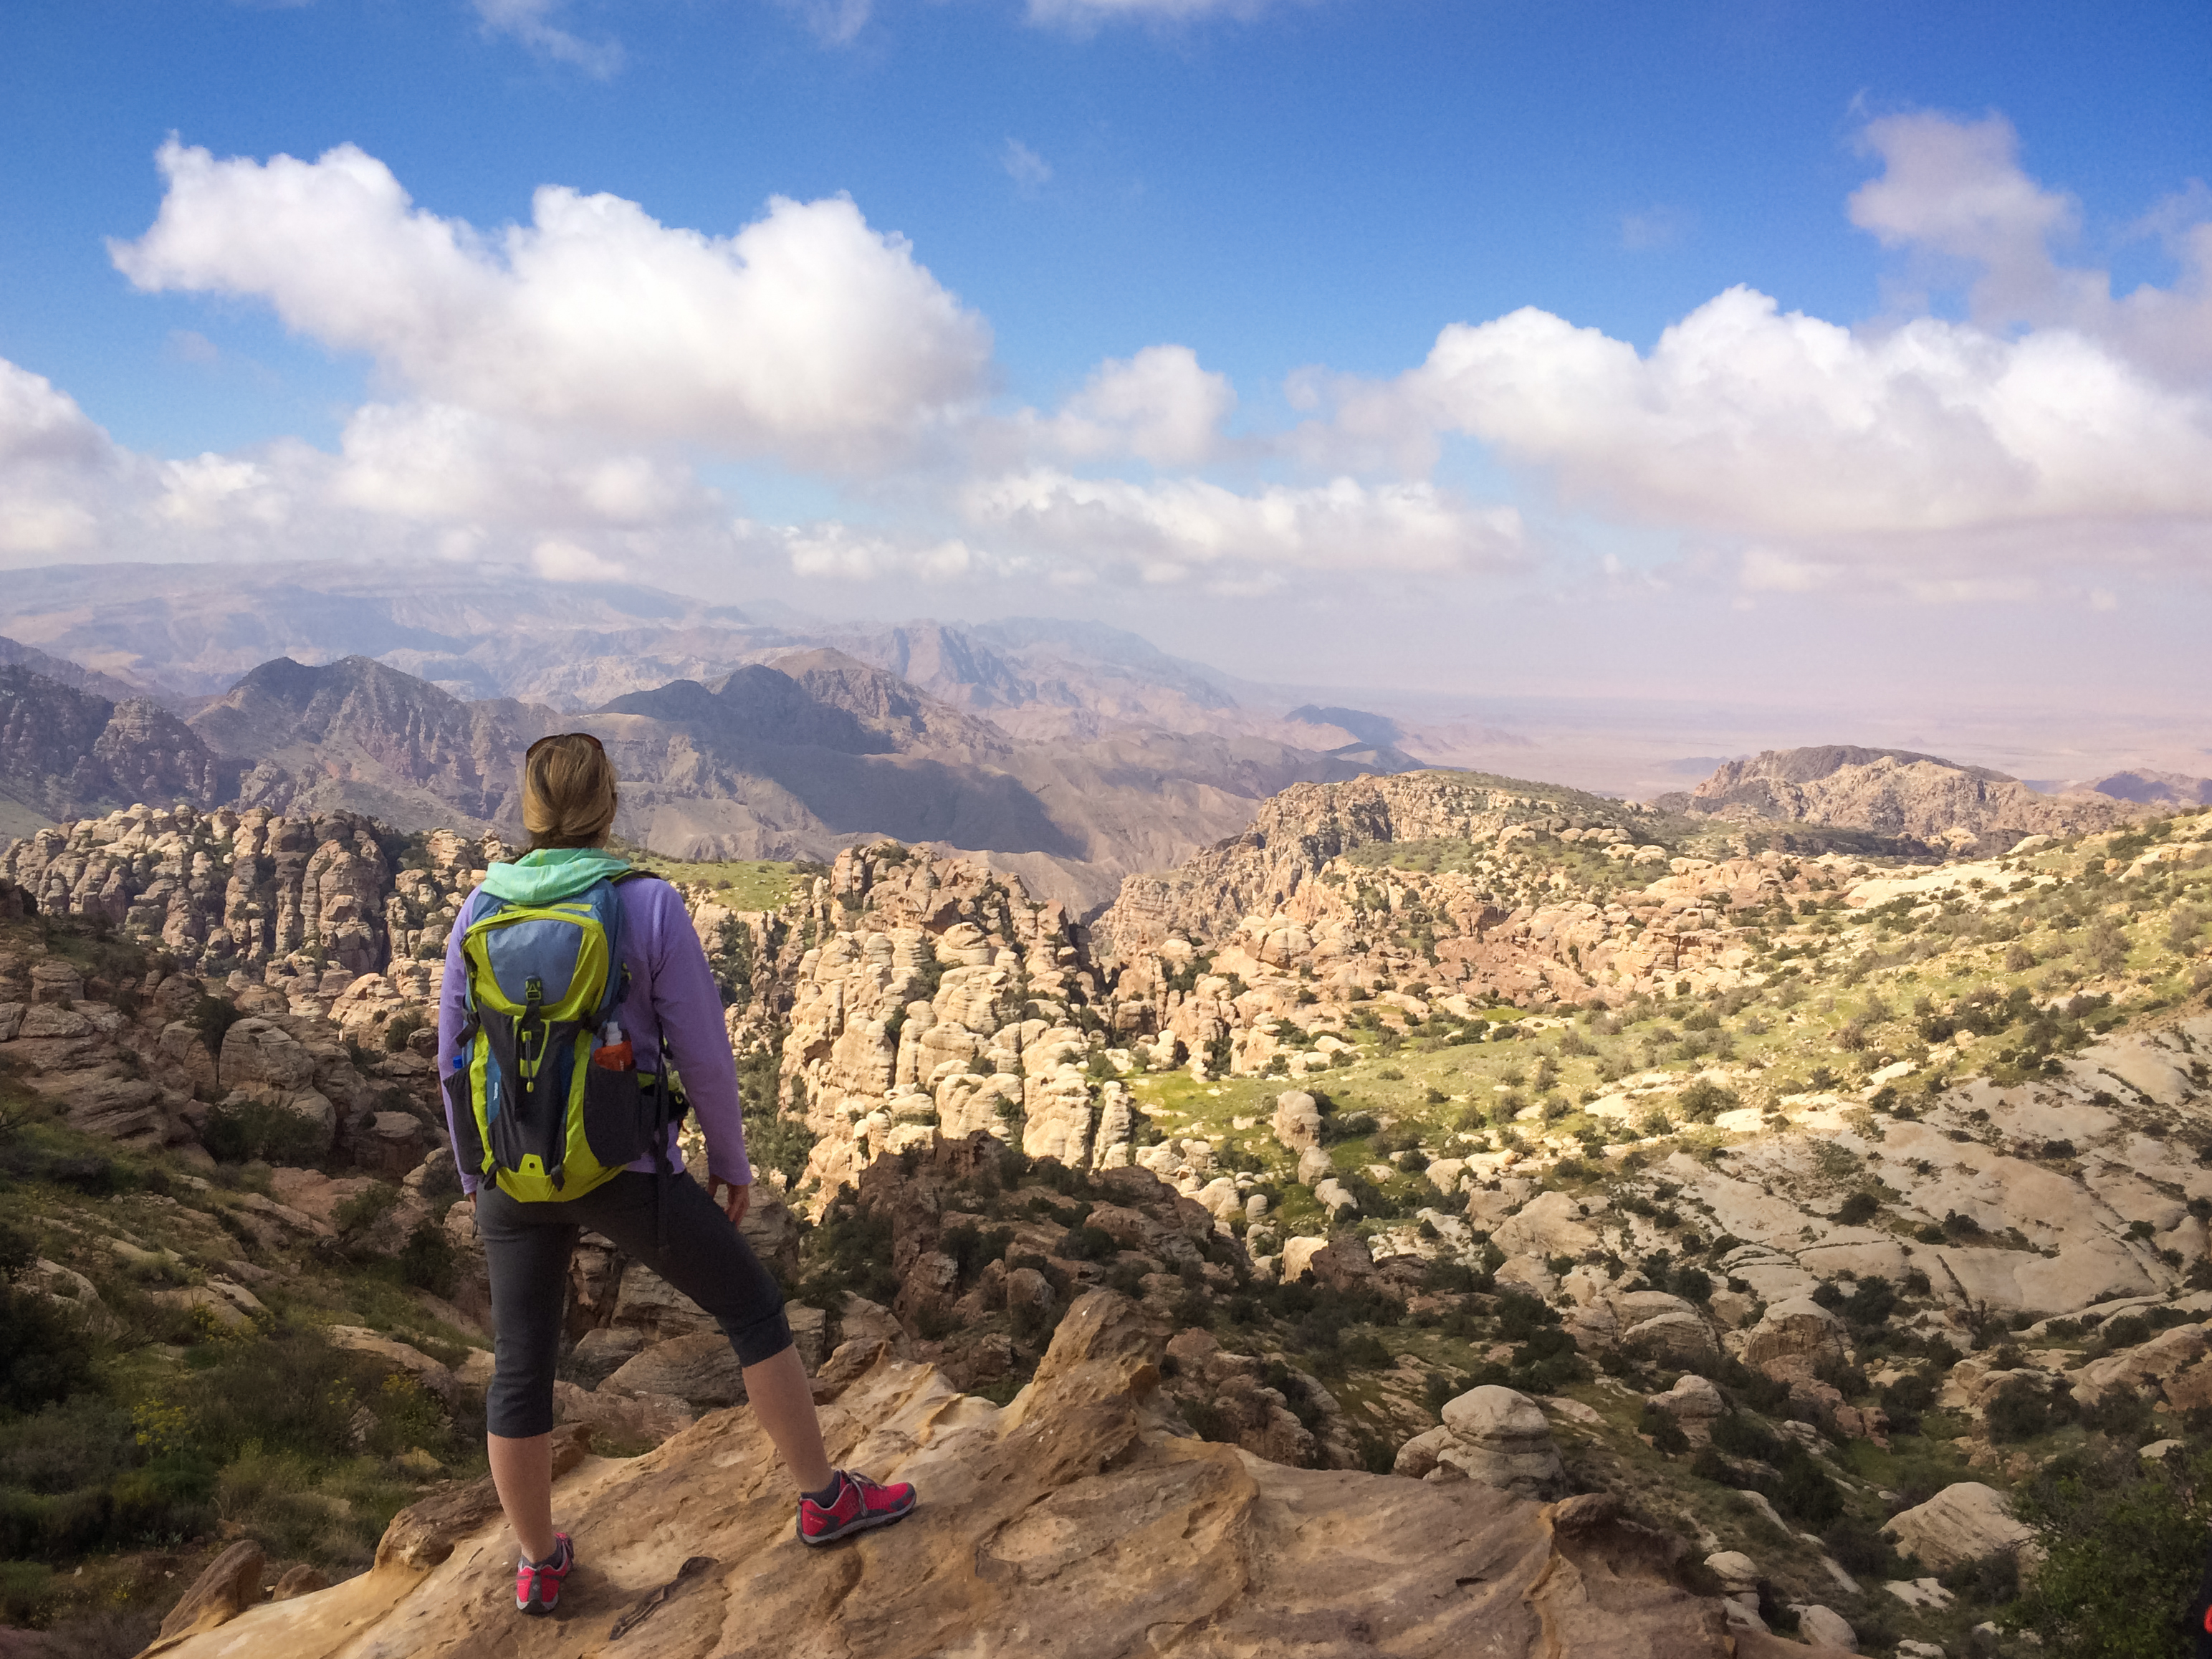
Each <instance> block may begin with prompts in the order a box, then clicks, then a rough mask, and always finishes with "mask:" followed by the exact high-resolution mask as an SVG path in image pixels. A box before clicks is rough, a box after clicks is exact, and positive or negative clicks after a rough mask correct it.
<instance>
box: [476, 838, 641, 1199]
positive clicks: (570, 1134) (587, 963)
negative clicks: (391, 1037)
mask: <svg viewBox="0 0 2212 1659" xmlns="http://www.w3.org/2000/svg"><path fill="white" fill-rule="evenodd" d="M643 873H644V872H641V871H635V870H624V871H621V872H617V873H616V874H614V875H613V876H611V877H608V878H604V879H602V880H599V881H597V882H594V883H593V884H592V885H591V886H590V887H588V888H586V889H585V890H583V891H582V892H580V893H578V894H575V895H574V896H571V897H568V898H563V899H556V900H555V901H553V902H550V903H545V904H522V903H517V902H513V901H510V900H507V899H501V898H498V897H495V896H493V895H492V894H490V893H489V892H486V891H484V890H483V889H481V888H479V889H478V890H477V896H476V910H475V914H474V915H472V916H471V918H470V920H469V924H468V929H467V931H466V932H465V933H464V934H463V935H462V939H461V960H462V963H463V964H464V966H465V968H466V969H467V972H468V990H467V1006H468V1023H467V1024H465V1026H463V1028H462V1030H461V1033H460V1037H459V1042H457V1043H456V1044H455V1045H454V1053H453V1067H452V1070H451V1071H450V1072H449V1073H447V1077H446V1080H445V1086H446V1092H447V1097H448V1099H449V1100H451V1102H452V1103H453V1127H454V1132H455V1133H457V1134H458V1135H459V1137H460V1139H461V1145H460V1147H459V1152H460V1156H461V1158H462V1160H463V1161H464V1162H465V1163H466V1164H469V1165H470V1166H471V1167H472V1168H474V1169H475V1170H477V1173H478V1174H479V1175H480V1176H482V1177H483V1178H484V1179H486V1180H489V1181H493V1182H496V1183H497V1184H498V1186H499V1188H500V1190H501V1192H503V1193H505V1194H507V1195H508V1196H509V1197H510V1198H515V1199H520V1200H525V1201H537V1202H549V1201H552V1200H562V1199H572V1198H580V1197H581V1196H582V1195H583V1194H586V1193H588V1192H590V1191H591V1190H592V1188H594V1187H597V1186H599V1185H600V1184H601V1183H603V1182H606V1181H608V1180H610V1179H611V1178H612V1177H613V1176H615V1175H617V1173H619V1172H620V1171H621V1170H622V1169H623V1166H624V1165H625V1164H631V1163H634V1162H635V1161H636V1160H637V1159H639V1158H643V1157H644V1156H646V1155H647V1153H648V1152H651V1153H652V1154H653V1157H654V1158H655V1159H656V1160H657V1162H658V1163H659V1166H660V1168H661V1170H662V1173H663V1174H664V1175H665V1173H666V1171H667V1169H668V1162H667V1149H668V1126H669V1125H670V1124H671V1122H674V1121H677V1120H678V1118H680V1117H681V1116H682V1115H683V1113H682V1106H681V1103H680V1100H679V1098H678V1096H677V1095H676V1093H675V1091H674V1088H673V1086H672V1083H673V1079H668V1078H665V1077H664V1076H663V1075H662V1074H661V1071H660V1070H656V1071H653V1072H641V1071H640V1070H638V1069H637V1067H636V1066H635V1063H633V1062H632V1061H631V1059H630V1056H629V1052H628V1051H629V1043H628V1042H627V1041H626V1040H624V1041H622V1042H618V1043H617V1044H615V1045H613V1046H611V1047H610V1048H605V1049H602V1048H601V1046H600V1038H601V1034H602V1033H603V1032H605V1031H606V1030H608V1027H609V1024H610V1022H611V1020H612V1019H613V1018H614V1013H615V1010H616V1009H617V1008H618V1007H620V1006H622V1001H623V997H624V996H625V995H627V994H628V993H629V969H628V968H626V967H624V966H623V960H622V898H621V896H620V895H619V894H618V893H617V892H616V890H615V886H616V884H617V883H618V882H622V881H626V880H628V879H629V878H630V877H632V876H635V875H641V874H643ZM664 1048H665V1045H664ZM657 1063H658V1062H657V1060H656V1064H657ZM663 1069H665V1068H663Z"/></svg>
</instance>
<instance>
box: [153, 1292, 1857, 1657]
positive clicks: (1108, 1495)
mask: <svg viewBox="0 0 2212 1659" xmlns="http://www.w3.org/2000/svg"><path fill="white" fill-rule="evenodd" d="M1163 1338H1164V1332H1163V1331H1162V1330H1160V1329H1159V1328H1158V1326H1157V1325H1156V1324H1155V1323H1153V1322H1151V1321H1150V1320H1148V1318H1147V1316H1146V1313H1145V1310H1143V1308H1142V1307H1141V1306H1140V1305H1139V1304H1136V1303H1134V1302H1132V1301H1130V1300H1129V1299H1127V1298H1126V1297H1121V1296H1118V1295H1115V1294H1114V1293H1113V1292H1111V1291H1095V1292H1092V1293H1091V1294H1090V1295H1088V1296H1086V1297H1084V1298H1083V1299H1082V1300H1081V1301H1079V1303H1077V1304H1076V1305H1075V1306H1074V1307H1073V1308H1072V1309H1071V1310H1069V1312H1068V1316H1067V1317H1066V1320H1065V1321H1063V1322H1062V1323H1061V1326H1060V1330H1059V1332H1058V1334H1057V1335H1056V1336H1055V1338H1054V1342H1053V1345H1052V1348H1051V1350H1050V1352H1048V1355H1047V1356H1046V1358H1045V1360H1044V1363H1043V1364H1042V1365H1041V1366H1040V1368H1039V1370H1038V1371H1037V1374H1036V1378H1035V1380H1034V1381H1033V1382H1032V1383H1030V1386H1029V1387H1028V1388H1026V1389H1024V1390H1023V1392H1022V1393H1021V1394H1020V1395H1017V1396H1016V1397H1015V1399H1014V1400H1013V1401H1012V1403H1011V1404H1010V1405H1008V1406H1007V1407H1005V1408H1004V1409H1001V1408H1000V1407H995V1406H993V1405H991V1404H990V1403H989V1402H987V1401H982V1400H979V1399H975V1398H973V1397H971V1396H969V1395H963V1394H960V1393H958V1392H957V1391H956V1390H955V1389H953V1388H952V1387H951V1385H950V1384H949V1383H947V1382H946V1381H945V1378H944V1377H943V1376H941V1375H940V1374H939V1372H937V1371H936V1370H934V1369H933V1368H931V1367H929V1366H927V1365H917V1364H908V1363H905V1362H902V1361H900V1360H897V1359H896V1358H892V1357H891V1356H890V1352H888V1350H887V1349H885V1348H884V1346H883V1345H882V1344H881V1343H880V1342H853V1343H848V1344H847V1345H846V1346H844V1347H843V1348H841V1349H840V1350H839V1352H837V1353H836V1355H834V1356H832V1357H831V1358H830V1361H829V1364H827V1365H826V1366H825V1367H824V1368H823V1373H822V1376H820V1378H819V1379H818V1380H817V1394H818V1395H821V1396H823V1400H824V1405H823V1423H824V1427H825V1429H826V1431H827V1432H828V1435H829V1441H830V1449H831V1453H832V1455H833V1456H834V1457H835V1458H836V1460H837V1461H838V1462H845V1463H851V1464H854V1465H855V1466H858V1467H861V1468H868V1469H871V1470H873V1471H875V1472H876V1473H878V1474H881V1475H884V1476H888V1477H894V1478H899V1479H906V1480H914V1481H915V1482H917V1483H918V1484H919V1485H920V1486H921V1489H922V1492H923V1494H924V1496H923V1507H922V1508H921V1510H920V1511H919V1512H917V1514H916V1515H915V1516H914V1518H913V1519H912V1520H910V1521H908V1522H906V1523H905V1524H903V1525H902V1526H900V1527H897V1528H893V1529H891V1530H889V1531H885V1532H880V1533H876V1534H867V1535H866V1536H864V1537H863V1538H861V1539H860V1540H858V1541H854V1543H852V1544H850V1545H847V1546H843V1547H837V1548H835V1549H833V1550H830V1551H829V1552H825V1553H823V1554H821V1555H812V1554H810V1553H808V1552H806V1551H805V1549H804V1548H802V1547H801V1546H800V1545H799V1542H798V1541H797V1540H796V1539H795V1537H794V1536H793V1531H792V1522H791V1506H790V1498H789V1495H788V1492H787V1489H786V1485H785V1482H784V1480H782V1478H781V1474H780V1472H779V1471H778V1470H777V1468H776V1467H775V1462H774V1458H773V1455H772V1453H771V1452H770V1451H769V1448H768V1445H767V1443H766V1441H765V1439H764V1438H763V1436H762V1434H761V1433H760V1431H759V1429H758V1428H757V1425H755V1423H754V1421H753V1419H752V1418H751V1415H750V1413H749V1412H747V1411H746V1410H744V1408H743V1407H738V1408H734V1409H731V1410H726V1411H720V1412H715V1413H711V1414H709V1415H708V1416H707V1417H705V1418H703V1419H701V1421H700V1422H699V1423H697V1424H696V1425H694V1426H693V1427H691V1428H690V1429H687V1430H685V1431H684V1432H683V1433H681V1434H678V1436H676V1437H674V1438H672V1439H671V1440H669V1441H667V1442H665V1443H663V1444H662V1445H661V1446H659V1448H658V1449H655V1450H653V1451H651V1452H648V1453H647V1454H646V1455H643V1456H641V1457H636V1458H630V1459H610V1458H597V1457H592V1456H589V1455H580V1454H581V1453H582V1451H583V1442H582V1439H581V1437H580V1436H579V1434H578V1433H577V1431H574V1430H567V1431H562V1432H563V1435H564V1436H565V1437H567V1453H566V1455H564V1456H563V1457H562V1460H561V1462H563V1463H567V1464H568V1465H569V1467H568V1468H567V1470H566V1472H565V1474H563V1475H562V1479H561V1480H560V1481H559V1483H558V1485H557V1486H556V1510H557V1512H558V1515H559V1517H560V1520H561V1523H562V1525H563V1526H564V1527H566V1528H568V1529H570V1530H571V1531H573V1532H574V1534H575V1535H576V1538H577V1541H578V1543H579V1546H580V1551H581V1553H582V1558H583V1561H582V1565H580V1566H579V1568H578V1569H577V1571H576V1573H575V1575H574V1577H572V1578H571V1579H570V1580H569V1582H568V1589H567V1593H566V1595H565V1596H564V1598H563V1607H562V1617H561V1619H560V1620H557V1621H555V1622H552V1623H550V1624H548V1625H545V1626H527V1627H519V1626H518V1621H517V1620H516V1616H515V1614H514V1612H513V1607H512V1606H511V1605H510V1604H509V1602H508V1600H507V1594H508V1583H509V1573H510V1571H511V1560H510V1549H509V1544H508V1541H507V1537H506V1534H505V1532H504V1528H503V1526H502V1524H501V1522H500V1521H499V1519H498V1515H497V1507H496V1504H495V1502H494V1501H493V1500H492V1499H491V1498H490V1495H489V1491H488V1489H487V1486H486V1484H485V1483H483V1482H478V1483H476V1484H475V1485H473V1486H455V1487H453V1488H450V1489H448V1490H447V1491H445V1492H441V1493H439V1494H437V1495H435V1496H433V1497H432V1498H428V1499H425V1500H424V1501H423V1502H422V1504H417V1505H416V1507H415V1508H413V1509H411V1510H404V1511H403V1512H402V1513H401V1514H400V1515H399V1516H397V1517H395V1519H394V1520H393V1522H392V1527H391V1528H390V1530H389V1531H388V1532H387V1533H386V1535H385V1541H384V1543H383V1545H382V1546H381V1547H380V1548H379V1550H378V1552H377V1559H376V1565H375V1566H374V1568H372V1569H371V1570H370V1571H368V1572H367V1573H364V1574H362V1575H361V1576H360V1577H356V1578H352V1579H349V1580H348V1581H346V1582H344V1583H340V1584H337V1585H335V1586H333V1587H331V1588H330V1589H322V1590H318V1591H314V1592H312V1593H309V1594H306V1595H290V1596H288V1597H287V1598H286V1599H283V1600H278V1601H270V1602H262V1601H259V1599H258V1561H256V1562H242V1561H241V1560H240V1559H234V1557H241V1556H246V1555H250V1554H251V1553H252V1546H251V1545H250V1544H246V1545H241V1546H239V1547H234V1549H233V1550H232V1551H231V1552H229V1553H226V1555H225V1556H224V1557H222V1558H221V1559H218V1560H217V1562H216V1564H215V1565H214V1566H212V1567H210V1569H209V1571H208V1574H207V1576H206V1577H205V1579H204V1581H203V1583H201V1584H199V1585H196V1586H195V1587H194V1588H193V1589H192V1590H191V1592H188V1593H187V1595H186V1596H185V1598H184V1600H183V1601H180V1602H179V1605H178V1607H177V1610H176V1612H175V1613H173V1614H172V1616H171V1619H170V1621H169V1623H168V1625H167V1626H165V1631H166V1632H167V1633H166V1634H165V1636H164V1637H163V1638H162V1639H161V1640H160V1641H158V1642H157V1643H156V1644H155V1646H154V1648H153V1649H151V1650H149V1652H158V1653H162V1654H166V1655H171V1656H174V1659H216V1656H217V1655H221V1656H222V1659H324V1656H333V1659H334V1656H338V1655H341V1654H343V1655H345V1656H349V1659H368V1656H372V1655H375V1656H383V1655H398V1654H408V1655H417V1656H460V1655H476V1654H486V1655H489V1654H491V1653H494V1652H499V1653H509V1652H513V1651H517V1650H518V1649H517V1637H518V1635H526V1636H527V1637H528V1638H529V1639H528V1641H527V1642H526V1644H524V1650H527V1651H529V1652H531V1653H532V1654H544V1655H561V1656H583V1655H589V1654H599V1653H607V1652H614V1651H617V1650H621V1651H636V1652H650V1653H653V1654H654V1655H655V1656H658V1659H707V1656H708V1655H720V1656H731V1659H736V1656H744V1655H750V1654H763V1655H765V1654H775V1655H778V1656H781V1655H786V1654H804V1655H852V1654H865V1655H867V1656H869V1659H900V1656H915V1659H919V1656H923V1655H933V1654H945V1653H951V1652H960V1653H969V1654H977V1655H983V1654H996V1653H1001V1652H1006V1653H1012V1652H1017V1651H1018V1652H1023V1653H1044V1654H1051V1655H1054V1656H1061V1659H1079V1656H1080V1659H1090V1656H1096V1659H1108V1656H1118V1655H1124V1654H1138V1653H1145V1654H1158V1653H1170V1652H1172V1653H1176V1654H1188V1655H1229V1654H1237V1655H1257V1654H1273V1655H1303V1656H1315V1659H1318V1656H1324V1655H1334V1654H1347V1655H1348V1654H1352V1653H1362V1654H1370V1653H1373V1652H1375V1651H1376V1650H1387V1651H1389V1652H1392V1653H1395V1654H1402V1655H1407V1656H1414V1655H1426V1654H1459V1653H1464V1652H1470V1651H1481V1652H1484V1653H1493V1654H1500V1655H1505V1654H1516V1655H1517V1654H1528V1655H1535V1654H1544V1655H1547V1656H1558V1655H1568V1654H1589V1655H1598V1654H1603V1655H1607V1656H1626V1659H1638V1656H1645V1659H1675V1656H1681V1659H1690V1656H1705V1655H1711V1656H1714V1659H1721V1656H1725V1655H1729V1654H1734V1655H1735V1656H1736V1659H1759V1656H1770V1655H1779V1654H1781V1653H1784V1651H1787V1652H1788V1653H1790V1654H1794V1655H1798V1656H1806V1655H1808V1653H1814V1652H1818V1651H1820V1650H1808V1648H1806V1647H1804V1646H1802V1645H1800V1644H1795V1643H1790V1644H1784V1643H1783V1642H1781V1641H1779V1640H1778V1639H1777V1638H1771V1637H1768V1636H1765V1634H1763V1633H1761V1632H1757V1631H1750V1630H1744V1629H1741V1628H1736V1629H1731V1627H1730V1625H1729V1619H1728V1616H1727V1613H1726V1609H1725V1608H1724V1607H1723V1603H1722V1601H1721V1600H1720V1599H1719V1598H1717V1597H1715V1596H1711V1595H1699V1594H1698V1593H1697V1592H1696V1591H1695V1590H1694V1589H1692V1588H1691V1584H1692V1581H1693V1580H1696V1579H1698V1578H1699V1577H1700V1571H1701V1570H1700V1569H1699V1568H1698V1567H1696V1566H1693V1565H1690V1564H1689V1562H1688V1559H1687V1554H1686V1548H1685V1546H1684V1545H1683V1544H1682V1543H1681V1542H1680V1541H1679V1540H1676V1539H1674V1538H1672V1537H1669V1536H1668V1535H1666V1534H1662V1533H1661V1532H1658V1531H1656V1530H1653V1529H1650V1528H1646V1527H1644V1526H1641V1525H1639V1524H1638V1523H1637V1522H1635V1521H1634V1520H1632V1519H1631V1518H1629V1517H1627V1516H1624V1515H1623V1513H1622V1512H1621V1510H1620V1504H1619V1503H1618V1501H1617V1500H1616V1499H1614V1498H1611V1497H1608V1496H1606V1495H1604V1494H1599V1493H1590V1494H1584V1495H1582V1496H1579V1497H1572V1498H1565V1499H1564V1500H1562V1501H1559V1502H1557V1503H1550V1504H1540V1503H1536V1502H1533V1501H1529V1500H1527V1499H1523V1498H1515V1497H1512V1496H1510V1495H1508V1494H1507V1493H1504V1492H1498V1491H1496V1490H1493V1489H1492V1488H1489V1487H1486V1486H1481V1485H1479V1484H1477V1483H1474V1482H1472V1481H1462V1482H1459V1483H1455V1484H1443V1483H1438V1482H1434V1481H1419V1480H1400V1479H1393V1478H1391V1477H1389V1476H1387V1475H1370V1474H1355V1473H1352V1472H1348V1471H1341V1470H1337V1471H1330V1470H1310V1469H1291V1468H1283V1467H1281V1466H1280V1465H1279V1464H1274V1463H1270V1462H1266V1461H1264V1460H1262V1459H1260V1458H1256V1457H1254V1456H1252V1455H1249V1454H1248V1453H1245V1452H1243V1451H1240V1450H1239V1449H1237V1448H1235V1447H1232V1446H1226V1445H1220V1444H1216V1443H1209V1442H1205V1441H1199V1440H1192V1439H1188V1438H1185V1437H1182V1436H1180V1435H1178V1434H1177V1433H1176V1432H1175V1431H1174V1426H1173V1420H1172V1419H1171V1418H1170V1417H1169V1416H1168V1415H1167V1414H1165V1413H1163V1412H1161V1411H1160V1410H1159V1409H1158V1403H1157V1399H1158V1397H1157V1389H1158V1380H1159V1376H1160V1362H1161V1359H1162V1358H1163V1352H1164V1351H1163ZM247 1565H251V1566H252V1567H253V1568H254V1569H255V1571H246V1570H244V1569H245V1567H246V1566H247ZM241 1603H247V1605H244V1606H243V1607H242V1610H241V1607H240V1604H241ZM616 1632H620V1634H617V1633H616ZM1828 1651H1830V1652H1834V1651H1837V1650H1828Z"/></svg>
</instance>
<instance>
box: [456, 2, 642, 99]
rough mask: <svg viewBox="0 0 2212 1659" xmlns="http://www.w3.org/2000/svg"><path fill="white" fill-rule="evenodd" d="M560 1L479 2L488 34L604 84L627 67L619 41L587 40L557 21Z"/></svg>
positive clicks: (477, 3) (485, 30) (477, 5)
mask: <svg viewBox="0 0 2212 1659" xmlns="http://www.w3.org/2000/svg"><path fill="white" fill-rule="evenodd" d="M555 7H556V0H476V8H477V16H478V17H480V18H482V19H483V27H484V33H487V34H504V35H507V36H508V37H510V38H512V39H513V40H520V42H521V43H522V44H523V45H524V46H527V47H529V48H530V50H531V51H532V52H536V53H538V56H540V57H542V58H550V59H551V60H552V61H554V62H555V63H556V64H568V65H569V66H570V67H572V68H574V69H579V70H582V71H583V72H584V73H585V74H586V75H588V76H592V78H593V79H594V80H601V81H604V80H605V79H607V78H608V77H609V76H612V75H614V74H615V73H616V72H617V71H618V70H620V69H621V68H622V66H623V49H622V43H621V42H620V41H619V40H585V39H583V38H582V37H581V36H580V35H575V34H571V33H569V32H568V30H566V29H564V28H562V27H560V26H559V25H558V24H556V23H555V22H554V21H553V12H554V10H555Z"/></svg>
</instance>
